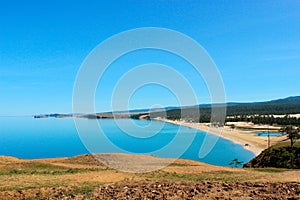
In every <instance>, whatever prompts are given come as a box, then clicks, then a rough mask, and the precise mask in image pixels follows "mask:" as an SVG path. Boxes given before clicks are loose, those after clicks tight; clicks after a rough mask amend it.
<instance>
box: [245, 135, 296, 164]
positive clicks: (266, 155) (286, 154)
mask: <svg viewBox="0 0 300 200" xmlns="http://www.w3.org/2000/svg"><path fill="white" fill-rule="evenodd" d="M244 167H254V168H270V167H271V168H289V169H300V141H297V142H295V143H294V145H293V148H292V147H291V146H290V142H289V141H286V142H283V143H279V144H277V145H274V146H271V147H270V148H268V149H266V150H264V151H263V152H262V153H261V154H260V155H258V156H257V157H256V158H254V159H252V160H251V161H250V162H248V163H247V164H245V165H244Z"/></svg>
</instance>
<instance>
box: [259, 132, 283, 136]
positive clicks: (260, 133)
mask: <svg viewBox="0 0 300 200" xmlns="http://www.w3.org/2000/svg"><path fill="white" fill-rule="evenodd" d="M256 134H257V135H258V136H268V135H270V136H281V135H283V134H284V132H269V133H268V132H256Z"/></svg>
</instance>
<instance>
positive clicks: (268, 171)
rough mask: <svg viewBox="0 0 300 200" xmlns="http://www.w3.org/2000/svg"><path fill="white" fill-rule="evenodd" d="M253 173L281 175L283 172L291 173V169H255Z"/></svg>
mask: <svg viewBox="0 0 300 200" xmlns="http://www.w3.org/2000/svg"><path fill="white" fill-rule="evenodd" d="M253 171H257V172H265V173H281V172H286V171H289V169H281V168H254V169H253Z"/></svg>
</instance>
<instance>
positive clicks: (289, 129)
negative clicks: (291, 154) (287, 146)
mask: <svg viewBox="0 0 300 200" xmlns="http://www.w3.org/2000/svg"><path fill="white" fill-rule="evenodd" d="M281 131H282V132H285V133H286V135H287V138H288V139H289V140H290V143H291V147H292V148H293V147H294V144H295V142H296V140H297V139H299V138H300V134H299V133H300V129H299V128H295V127H294V126H291V125H290V126H286V127H284V128H283V129H281Z"/></svg>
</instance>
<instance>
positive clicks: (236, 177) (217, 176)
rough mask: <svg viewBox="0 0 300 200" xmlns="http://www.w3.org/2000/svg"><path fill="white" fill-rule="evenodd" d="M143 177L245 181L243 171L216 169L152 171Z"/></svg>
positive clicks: (179, 179) (192, 180) (172, 179)
mask: <svg viewBox="0 0 300 200" xmlns="http://www.w3.org/2000/svg"><path fill="white" fill-rule="evenodd" d="M144 177H146V178H150V179H153V180H169V181H188V182H195V181H221V182H232V181H234V182H235V181H246V179H245V178H244V177H243V172H228V171H216V172H205V173H200V174H179V173H176V172H163V171H157V172H152V173H146V174H144Z"/></svg>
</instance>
